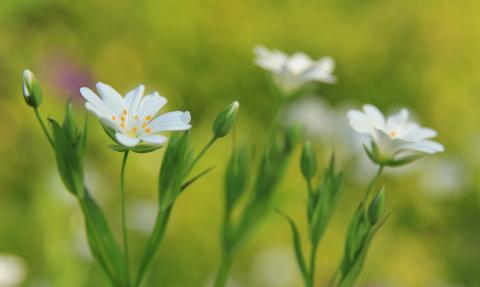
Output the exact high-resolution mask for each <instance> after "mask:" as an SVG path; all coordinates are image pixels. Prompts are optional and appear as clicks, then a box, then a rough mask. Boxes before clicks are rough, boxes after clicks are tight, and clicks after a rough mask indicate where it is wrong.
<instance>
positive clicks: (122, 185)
mask: <svg viewBox="0 0 480 287" xmlns="http://www.w3.org/2000/svg"><path fill="white" fill-rule="evenodd" d="M127 159H128V150H127V151H126V152H124V154H123V160H122V168H121V171H120V197H121V202H122V235H123V252H124V256H125V259H124V260H125V263H124V264H125V268H126V275H127V287H128V286H130V259H129V252H128V229H127V219H126V206H125V205H126V203H125V202H126V200H125V168H126V165H127Z"/></svg>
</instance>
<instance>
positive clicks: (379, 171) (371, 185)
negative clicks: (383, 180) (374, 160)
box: [363, 165, 384, 204]
mask: <svg viewBox="0 0 480 287" xmlns="http://www.w3.org/2000/svg"><path fill="white" fill-rule="evenodd" d="M383 168H384V166H383V165H380V166H379V168H378V171H377V173H376V174H375V176H374V177H373V178H372V180H371V181H370V184H369V185H368V188H367V191H366V192H365V194H364V196H363V202H364V203H365V204H366V202H367V200H368V198H369V197H370V193H371V192H372V189H373V187H374V186H375V184H376V183H377V181H378V179H379V178H380V175H381V174H382V171H383Z"/></svg>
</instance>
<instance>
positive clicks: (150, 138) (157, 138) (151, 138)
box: [140, 134, 167, 145]
mask: <svg viewBox="0 0 480 287" xmlns="http://www.w3.org/2000/svg"><path fill="white" fill-rule="evenodd" d="M140 139H141V140H142V141H144V142H146V143H149V144H155V145H161V144H164V143H165V142H166V141H167V137H165V136H162V135H147V134H144V135H141V136H140Z"/></svg>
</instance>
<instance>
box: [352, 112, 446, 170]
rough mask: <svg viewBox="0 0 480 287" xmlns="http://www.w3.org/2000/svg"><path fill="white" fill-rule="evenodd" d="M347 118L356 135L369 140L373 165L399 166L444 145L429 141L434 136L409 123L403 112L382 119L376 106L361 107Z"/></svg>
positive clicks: (436, 150) (433, 132)
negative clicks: (361, 135) (357, 133)
mask: <svg viewBox="0 0 480 287" xmlns="http://www.w3.org/2000/svg"><path fill="white" fill-rule="evenodd" d="M347 116H348V120H349V122H350V125H351V126H352V128H353V129H354V130H355V131H357V132H359V133H361V134H365V135H367V136H369V137H370V139H371V143H372V148H371V150H367V152H368V153H369V156H370V157H371V158H372V160H374V161H375V162H376V163H379V164H384V165H401V164H404V163H407V162H409V161H411V160H414V159H416V158H417V157H418V156H420V155H422V154H433V153H436V152H441V151H443V150H444V148H443V145H441V144H439V143H437V142H435V141H432V140H430V139H431V138H433V137H435V136H436V135H437V132H436V131H435V130H433V129H430V128H424V127H421V126H419V125H418V124H416V123H414V122H409V121H408V117H409V113H408V111H407V110H406V109H402V110H401V111H400V112H399V113H398V114H395V115H392V116H389V117H388V118H387V119H385V117H384V116H383V114H382V113H381V112H380V111H379V110H378V109H377V108H376V107H375V106H373V105H364V106H363V112H362V111H357V110H351V111H349V112H348V114H347Z"/></svg>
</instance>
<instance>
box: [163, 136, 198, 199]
mask: <svg viewBox="0 0 480 287" xmlns="http://www.w3.org/2000/svg"><path fill="white" fill-rule="evenodd" d="M191 162H192V152H191V149H190V146H189V132H184V133H183V134H174V135H172V137H171V138H170V142H169V144H168V146H167V150H166V151H165V156H164V157H163V161H162V166H161V168H160V176H159V195H160V196H159V200H160V208H161V209H166V208H167V207H169V206H170V205H171V204H172V203H173V202H174V201H175V199H176V198H177V196H178V194H179V193H180V191H181V188H182V184H183V182H184V181H185V178H186V177H187V175H188V172H189V171H190V166H191Z"/></svg>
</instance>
